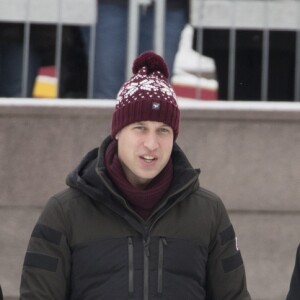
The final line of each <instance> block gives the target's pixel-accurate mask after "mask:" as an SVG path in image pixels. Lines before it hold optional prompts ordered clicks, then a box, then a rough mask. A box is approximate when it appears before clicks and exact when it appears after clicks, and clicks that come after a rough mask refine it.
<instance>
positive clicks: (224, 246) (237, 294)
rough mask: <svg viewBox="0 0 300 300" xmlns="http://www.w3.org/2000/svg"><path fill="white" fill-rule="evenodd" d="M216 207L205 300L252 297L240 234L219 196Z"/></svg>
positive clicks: (232, 299)
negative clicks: (239, 241) (238, 241)
mask: <svg viewBox="0 0 300 300" xmlns="http://www.w3.org/2000/svg"><path fill="white" fill-rule="evenodd" d="M215 209H216V210H215V219H214V229H213V230H212V233H211V234H212V237H211V243H210V246H209V257H208V263H207V297H206V300H220V299H222V300H250V299H251V297H250V295H249V293H248V290H247V284H246V275H245V268H244V264H243V259H242V256H241V252H240V250H239V248H238V244H237V237H236V235H235V231H234V228H233V226H232V224H231V222H230V219H229V216H228V213H227V211H226V209H225V207H224V205H223V203H222V201H221V200H220V199H218V201H217V205H216V208H215Z"/></svg>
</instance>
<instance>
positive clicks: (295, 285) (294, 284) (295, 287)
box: [286, 244, 300, 300]
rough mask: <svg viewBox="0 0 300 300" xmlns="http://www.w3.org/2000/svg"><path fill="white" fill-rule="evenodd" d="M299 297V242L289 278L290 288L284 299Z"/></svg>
mask: <svg viewBox="0 0 300 300" xmlns="http://www.w3.org/2000/svg"><path fill="white" fill-rule="evenodd" d="M299 299H300V244H299V246H298V249H297V254H296V262H295V267H294V271H293V275H292V279H291V284H290V290H289V293H288V295H287V298H286V300H299Z"/></svg>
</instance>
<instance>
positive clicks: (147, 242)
mask: <svg viewBox="0 0 300 300" xmlns="http://www.w3.org/2000/svg"><path fill="white" fill-rule="evenodd" d="M144 251H145V254H146V256H147V257H149V256H150V250H149V238H148V239H147V240H144Z"/></svg>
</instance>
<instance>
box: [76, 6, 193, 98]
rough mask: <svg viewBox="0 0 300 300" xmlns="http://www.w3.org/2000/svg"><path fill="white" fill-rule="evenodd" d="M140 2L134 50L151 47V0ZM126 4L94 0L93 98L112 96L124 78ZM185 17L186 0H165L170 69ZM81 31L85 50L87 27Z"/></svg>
mask: <svg viewBox="0 0 300 300" xmlns="http://www.w3.org/2000/svg"><path fill="white" fill-rule="evenodd" d="M143 2H144V4H141V6H140V20H139V24H140V26H139V30H140V31H139V43H138V53H142V52H144V51H147V50H152V49H153V48H154V45H153V33H154V3H153V1H152V0H146V1H143ZM128 3H129V1H128V0H98V21H97V23H96V42H95V43H96V49H95V50H96V51H95V66H94V84H93V86H94V88H93V98H100V99H115V98H116V95H117V92H118V90H119V89H120V87H121V85H122V83H123V82H124V81H125V76H126V74H125V72H126V58H127V39H128V32H127V31H128V30H127V29H128V12H129V4H128ZM188 19H189V1H188V0H167V1H166V16H165V47H164V58H165V60H166V63H167V65H168V68H169V70H170V72H172V70H173V64H174V59H175V55H176V52H177V50H178V44H179V40H180V34H181V31H182V29H183V28H184V26H185V24H186V23H187V22H188ZM82 32H83V36H84V40H85V41H86V48H87V50H88V46H87V45H88V44H89V43H88V37H89V29H88V28H83V30H82Z"/></svg>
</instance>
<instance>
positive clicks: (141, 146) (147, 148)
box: [116, 121, 173, 188]
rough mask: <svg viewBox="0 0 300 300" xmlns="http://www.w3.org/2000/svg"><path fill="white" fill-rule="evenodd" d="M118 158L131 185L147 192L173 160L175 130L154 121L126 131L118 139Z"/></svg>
mask: <svg viewBox="0 0 300 300" xmlns="http://www.w3.org/2000/svg"><path fill="white" fill-rule="evenodd" d="M116 139H117V141H118V156H119V160H120V162H121V164H122V166H123V170H124V172H125V175H126V177H127V179H128V181H129V182H130V183H131V184H132V185H133V186H135V187H138V188H144V187H145V186H146V185H147V184H148V183H149V182H150V181H151V180H152V179H153V178H154V177H156V176H157V175H158V174H159V173H160V172H161V170H162V169H163V168H164V167H165V166H166V164H167V163H168V161H169V159H170V155H171V152H172V148H173V130H172V128H171V127H170V126H168V125H166V124H164V123H161V122H154V121H143V122H137V123H133V124H130V125H128V126H126V127H124V128H123V129H122V130H120V131H119V132H118V134H117V135H116Z"/></svg>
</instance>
